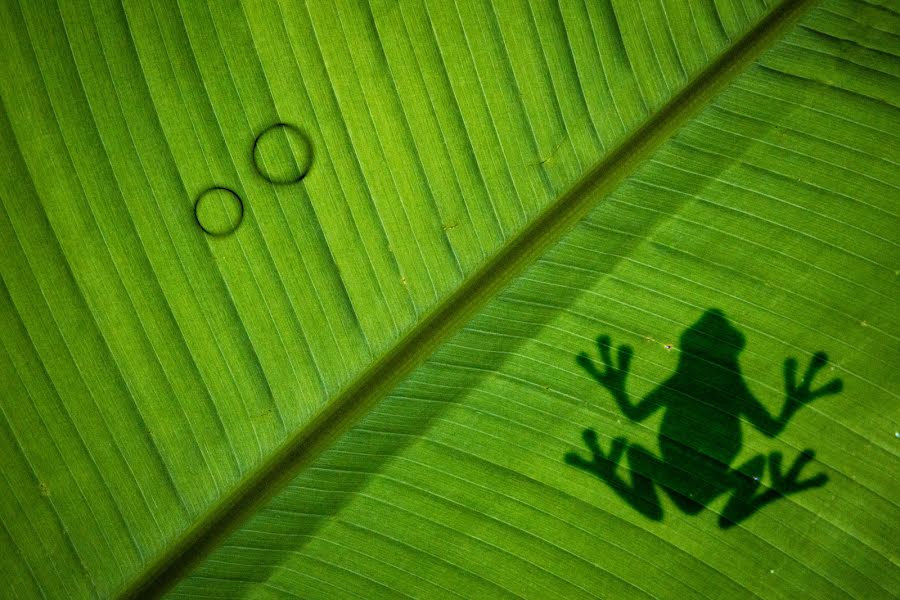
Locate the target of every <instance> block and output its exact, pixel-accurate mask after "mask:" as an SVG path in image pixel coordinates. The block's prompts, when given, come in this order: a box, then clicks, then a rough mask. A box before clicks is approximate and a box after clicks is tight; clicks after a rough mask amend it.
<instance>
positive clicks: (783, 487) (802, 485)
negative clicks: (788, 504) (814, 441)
mask: <svg viewBox="0 0 900 600" xmlns="http://www.w3.org/2000/svg"><path fill="white" fill-rule="evenodd" d="M815 456H816V453H815V452H814V451H812V450H810V449H808V448H807V449H806V450H804V451H803V452H801V453H800V455H799V456H798V457H797V459H796V460H795V461H794V464H793V465H791V468H790V469H788V471H787V473H784V474H782V472H781V459H782V454H781V452H773V453H772V454H770V455H769V470H770V471H771V477H772V488H771V489H772V490H774V491H775V492H777V493H778V494H780V495H782V496H787V495H788V494H796V493H797V492H802V491H804V490H808V489H812V488H817V487H822V486H823V485H825V484H826V483H827V482H828V475H826V474H825V473H819V474H818V475H815V476H814V477H810V478H809V479H804V480H802V481H801V480H800V479H799V476H800V471H801V470H802V469H803V467H804V466H805V465H806V464H807V463H808V462H810V461H812V460H813V459H814V458H815Z"/></svg>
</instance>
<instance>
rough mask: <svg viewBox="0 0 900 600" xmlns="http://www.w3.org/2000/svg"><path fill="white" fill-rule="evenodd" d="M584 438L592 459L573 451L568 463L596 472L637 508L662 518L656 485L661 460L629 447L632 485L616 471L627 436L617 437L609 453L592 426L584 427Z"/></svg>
mask: <svg viewBox="0 0 900 600" xmlns="http://www.w3.org/2000/svg"><path fill="white" fill-rule="evenodd" d="M584 441H585V444H586V445H587V447H588V450H590V452H591V454H592V459H593V460H590V461H588V460H585V459H584V458H582V457H581V456H579V455H578V454H575V453H574V452H570V453H569V454H567V455H566V462H567V463H569V464H570V465H573V466H576V467H578V468H580V469H584V470H585V471H588V472H590V473H593V474H594V475H596V476H597V477H599V478H601V479H602V480H603V481H605V482H606V483H608V484H609V486H610V488H612V489H613V491H615V492H616V494H618V495H619V496H620V497H621V498H622V499H623V500H625V501H626V502H627V503H628V504H630V505H631V506H632V507H634V509H635V510H637V511H639V512H640V513H641V514H643V515H644V516H646V517H647V518H650V519H653V520H654V521H661V520H662V517H663V513H662V506H661V505H660V502H659V497H658V496H657V494H656V489H655V487H654V485H653V480H654V479H655V474H657V473H658V472H659V471H660V467H661V463H660V460H659V459H658V458H656V457H655V456H653V454H651V453H650V452H648V451H647V450H645V449H644V448H642V447H640V446H630V447H628V464H629V466H630V470H631V485H629V484H628V483H627V482H626V481H625V480H624V479H623V478H622V477H621V476H620V475H619V474H618V473H616V470H617V469H618V466H619V465H618V463H619V459H621V458H622V455H623V454H624V453H625V449H626V447H627V442H626V441H625V439H624V438H616V439H614V440H613V443H612V447H611V448H610V451H609V453H608V454H607V453H604V452H603V451H602V450H601V449H600V444H599V443H598V441H597V434H596V432H595V431H594V430H593V429H587V430H585V432H584Z"/></svg>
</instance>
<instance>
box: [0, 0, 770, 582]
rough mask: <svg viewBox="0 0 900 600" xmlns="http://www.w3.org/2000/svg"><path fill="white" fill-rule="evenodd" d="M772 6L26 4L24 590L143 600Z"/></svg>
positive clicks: (3, 54) (20, 220)
mask: <svg viewBox="0 0 900 600" xmlns="http://www.w3.org/2000/svg"><path fill="white" fill-rule="evenodd" d="M767 4H769V3H768V2H766V1H754V2H744V3H730V2H713V1H712V0H707V1H703V2H692V3H690V4H685V3H679V2H663V3H649V2H648V3H641V4H640V6H637V7H636V6H635V5H634V4H633V3H631V2H626V1H621V2H618V1H617V2H612V3H596V2H578V1H576V2H563V3H559V4H556V3H545V2H530V3H529V2H524V1H518V0H504V1H503V2H487V1H481V0H465V1H461V2H456V3H454V2H449V3H448V2H420V1H413V2H402V3H394V2H379V1H374V2H370V3H366V2H355V1H344V2H338V3H336V4H333V3H299V2H280V1H279V2H275V1H267V2H254V3H239V2H235V1H233V0H230V1H225V2H212V3H203V2H171V1H159V2H131V1H128V2H124V3H121V4H120V3H119V2H107V1H104V0H82V1H76V2H59V3H53V2H50V3H33V2H16V1H15V0H13V1H11V2H3V3H2V4H0V22H2V23H3V26H2V32H0V36H2V37H0V81H2V85H0V102H2V110H0V161H2V164H3V166H4V169H3V170H2V171H0V182H2V183H0V203H2V210H0V240H2V252H0V269H2V270H0V274H2V282H0V318H2V325H0V342H2V351H0V380H2V382H3V387H2V395H0V415H2V418H0V453H2V457H3V458H2V461H3V462H2V466H3V468H2V482H0V486H2V489H0V524H2V527H0V539H2V542H0V544H2V548H3V552H0V571H2V572H3V573H4V574H7V577H5V580H4V583H3V586H4V587H3V589H5V590H6V591H7V593H9V592H10V591H11V590H15V593H16V594H17V595H19V596H26V597H30V596H41V595H46V596H50V597H67V598H68V597H83V596H88V595H100V596H106V595H109V594H111V593H112V592H113V591H114V590H117V589H121V588H122V587H123V586H125V585H126V584H127V582H129V581H132V580H134V579H135V578H136V577H137V574H138V573H140V572H141V570H142V568H143V567H144V566H145V565H146V564H147V563H148V562H150V561H151V560H152V559H154V558H155V557H157V556H159V555H160V554H162V553H164V552H165V550H166V547H167V544H168V543H169V542H170V541H171V540H173V539H174V538H176V537H177V536H179V535H180V534H182V533H183V532H184V531H186V530H187V529H188V527H189V526H190V525H191V523H192V522H193V521H194V519H196V518H197V516H198V515H200V514H201V513H203V512H204V511H206V510H208V509H210V508H211V507H212V506H214V504H215V502H216V500H217V499H219V498H221V497H222V496H223V494H225V493H226V492H227V491H228V490H230V489H233V487H234V486H235V485H236V484H237V482H238V481H239V480H240V478H241V477H242V476H243V475H244V474H246V473H247V472H248V470H250V469H251V468H252V467H254V466H256V465H258V464H259V463H260V462H261V461H262V460H263V459H264V458H265V457H267V456H268V455H269V453H270V452H271V450H272V449H273V448H275V447H276V446H277V445H278V444H279V443H280V442H282V441H283V440H284V439H285V438H286V437H287V435H288V434H289V433H291V432H293V431H296V430H297V429H298V428H299V427H301V426H303V425H304V424H305V423H307V422H308V420H309V419H310V417H311V415H312V414H313V413H314V412H315V411H316V410H317V409H318V408H320V407H321V406H322V405H323V404H324V403H326V402H327V401H328V400H329V399H330V398H332V397H333V396H334V395H335V394H336V392H337V391H338V390H339V389H340V388H341V387H342V386H344V385H346V384H347V383H348V382H350V381H352V380H353V379H354V377H355V376H356V375H358V374H359V373H360V371H361V370H362V369H363V368H365V367H366V366H367V365H368V364H370V363H371V361H372V360H374V358H375V357H377V356H380V355H382V354H383V353H384V352H386V351H389V350H390V348H391V347H392V345H393V344H394V343H395V342H396V341H397V340H398V338H399V337H400V336H401V334H402V333H403V332H405V331H407V330H409V329H410V327H411V326H413V325H414V324H415V323H416V322H417V321H418V320H419V318H420V317H421V315H423V314H425V313H426V312H427V311H429V310H430V309H431V308H433V307H434V306H435V304H436V303H437V302H438V301H439V300H440V299H441V298H443V297H445V296H446V295H447V294H448V293H449V292H450V291H452V290H453V289H455V288H456V286H457V285H458V284H459V283H460V282H461V281H462V280H463V278H464V277H466V276H467V275H468V274H470V273H472V272H473V270H474V269H475V268H476V267H477V266H478V265H480V264H482V262H483V261H484V260H485V258H486V257H488V256H490V255H491V254H492V253H494V252H495V251H496V250H497V249H498V248H499V247H501V246H502V245H503V244H504V242H505V241H506V240H507V239H509V237H510V236H511V235H513V234H514V233H515V232H517V231H519V230H520V229H521V228H522V227H523V225H524V224H526V223H527V222H529V220H530V219H531V218H532V217H533V216H534V215H535V214H536V213H537V212H538V211H540V210H541V209H542V208H543V207H545V206H546V205H547V204H548V203H549V202H550V201H552V200H553V199H554V198H556V197H557V195H558V194H559V193H560V192H561V191H562V190H564V189H565V188H566V187H567V186H569V185H570V184H571V183H572V182H573V181H574V180H575V179H577V178H578V176H579V175H580V174H581V173H583V172H584V171H585V170H586V169H587V168H588V167H589V166H590V165H592V164H594V163H595V162H596V161H597V160H598V159H599V158H600V157H602V156H603V155H604V153H605V152H607V151H608V150H609V149H610V148H612V147H613V146H614V145H615V144H617V143H619V142H621V141H622V140H623V139H625V138H626V137H627V135H628V133H630V132H631V131H633V130H634V129H635V128H636V127H637V126H639V125H640V124H641V123H642V122H644V121H645V120H646V119H647V118H648V117H649V116H650V115H651V114H652V113H653V111H654V110H655V109H657V108H658V107H659V106H660V105H661V104H662V103H663V102H664V101H665V100H666V99H668V98H669V97H671V96H672V94H673V93H674V92H675V91H677V90H678V89H679V88H680V87H682V86H683V85H684V84H685V83H686V82H687V81H688V80H689V78H690V76H691V75H692V74H694V73H696V72H697V71H698V70H700V69H701V68H702V67H703V66H704V65H706V64H708V63H709V62H710V61H711V60H712V59H714V58H715V56H716V55H717V54H718V53H720V52H721V51H722V49H724V48H725V47H727V46H728V44H729V43H730V41H731V40H732V39H734V38H735V37H736V36H739V35H740V34H741V33H742V32H743V31H745V30H746V29H747V28H748V27H749V26H750V25H752V23H753V22H755V20H757V19H758V18H759V17H760V16H761V15H762V14H763V13H764V11H765V10H766V8H767ZM277 122H287V123H290V124H292V125H296V126H297V127H298V128H300V129H302V130H303V132H305V134H306V135H307V136H308V138H309V140H310V142H311V147H312V151H313V154H314V156H313V159H312V167H311V169H310V171H309V173H308V174H307V175H306V177H305V178H303V180H302V181H301V182H300V183H297V184H295V185H273V184H271V183H269V181H267V180H266V179H265V178H263V177H261V176H260V173H261V172H265V173H288V174H290V173H292V172H294V167H293V166H292V165H290V164H288V165H274V164H268V165H264V166H263V169H262V170H261V171H257V170H256V167H254V160H255V156H254V152H253V148H254V147H253V144H254V139H255V136H256V135H257V134H259V133H260V132H263V131H265V130H266V129H267V128H269V127H271V126H272V124H273V123H277ZM276 154H277V153H276ZM285 157H287V158H285ZM289 158H290V155H289V153H288V154H286V153H282V160H289ZM295 160H297V161H298V162H304V161H307V160H308V158H306V157H302V156H300V157H297V156H295ZM298 168H299V167H298ZM278 178H281V176H279V177H278ZM214 186H221V187H222V188H224V189H225V190H226V191H224V192H222V193H219V194H218V195H217V198H216V202H212V203H204V204H203V205H202V206H200V207H199V209H198V210H199V211H200V214H199V217H198V218H201V219H204V220H205V219H209V221H210V223H211V225H210V229H209V231H211V232H212V233H215V234H217V235H220V234H221V236H222V237H215V238H214V237H210V236H207V235H205V234H204V233H203V232H202V231H201V230H200V228H199V227H198V223H197V222H195V217H194V214H193V213H192V210H194V208H193V207H194V205H195V202H196V201H197V197H198V196H199V195H200V194H201V193H202V192H203V191H204V190H207V189H210V188H211V187H214ZM232 194H234V195H236V196H238V197H239V198H240V199H241V200H242V202H243V208H244V213H243V214H241V213H239V212H236V211H237V210H238V208H237V207H238V204H237V203H236V201H235V199H234V197H233V196H232ZM229 203H230V204H229ZM210 207H211V208H210ZM207 211H212V212H211V213H210V214H207ZM216 211H219V212H218V213H217V212H216ZM235 227H236V229H235ZM232 229H234V231H233V233H231V231H232Z"/></svg>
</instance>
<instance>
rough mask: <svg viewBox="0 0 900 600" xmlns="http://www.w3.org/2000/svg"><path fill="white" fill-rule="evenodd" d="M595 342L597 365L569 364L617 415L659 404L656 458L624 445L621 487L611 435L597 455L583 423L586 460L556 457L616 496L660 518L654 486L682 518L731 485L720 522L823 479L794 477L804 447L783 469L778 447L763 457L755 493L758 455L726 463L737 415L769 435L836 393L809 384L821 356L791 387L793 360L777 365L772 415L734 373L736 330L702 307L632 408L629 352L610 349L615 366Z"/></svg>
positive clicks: (586, 361)
mask: <svg viewBox="0 0 900 600" xmlns="http://www.w3.org/2000/svg"><path fill="white" fill-rule="evenodd" d="M598 345H599V349H600V356H601V359H602V361H603V363H604V365H605V367H606V368H605V371H603V372H601V371H600V370H599V369H597V367H596V366H595V364H594V362H593V361H591V359H590V358H588V356H587V355H586V354H582V355H580V356H579V357H578V362H579V364H580V365H581V366H582V367H584V368H585V369H586V370H587V371H588V372H589V373H590V374H591V375H592V376H593V377H594V378H595V379H596V380H597V381H598V382H599V383H601V384H602V385H603V386H604V387H606V388H607V389H608V390H609V391H610V392H611V393H612V395H613V398H614V399H615V400H616V402H617V403H618V404H619V407H620V408H621V409H622V411H623V412H624V413H625V415H626V416H628V417H629V418H630V419H632V420H635V421H641V420H643V419H645V418H647V417H649V416H650V415H651V414H653V413H654V412H656V411H657V410H658V409H660V408H665V414H664V415H663V419H662V424H661V425H660V431H659V440H658V441H659V454H660V457H657V456H656V455H655V454H653V453H652V452H650V451H648V450H646V449H645V448H643V447H641V446H639V445H636V444H632V445H630V446H627V449H628V462H629V466H630V468H631V471H632V477H631V484H630V485H629V484H628V483H627V482H626V481H625V480H624V479H622V478H621V477H620V476H619V475H618V474H617V473H616V467H617V463H618V461H619V459H620V458H621V457H622V455H623V454H624V453H625V450H626V442H625V440H624V439H622V438H616V439H615V440H613V444H612V449H611V450H610V452H609V453H607V454H605V453H603V452H602V451H601V450H600V447H599V444H598V442H597V436H596V433H595V432H594V431H593V430H590V429H589V430H587V431H585V434H584V438H585V442H586V443H587V446H588V448H589V449H590V450H591V453H592V455H593V457H592V460H590V461H588V460H585V459H583V458H582V457H581V456H579V455H577V454H573V453H570V454H569V455H567V456H566V460H567V462H569V463H570V464H573V465H575V466H578V467H580V468H583V469H585V470H588V471H590V472H592V473H594V474H596V475H598V476H600V477H601V478H603V479H604V480H606V481H608V482H609V483H610V485H611V486H612V487H613V489H615V490H616V491H617V492H618V493H619V495H621V496H622V497H623V498H624V499H625V500H627V501H628V502H629V503H631V504H632V505H633V506H634V507H635V508H637V509H638V510H640V511H641V512H642V513H644V514H645V515H647V516H648V517H650V518H653V519H661V518H662V506H661V504H660V502H659V498H658V497H657V494H656V488H655V484H658V485H659V486H660V487H662V489H663V490H665V491H666V493H667V494H668V495H669V496H670V497H671V498H672V500H673V501H674V502H675V504H676V505H677V506H678V507H679V508H680V509H681V510H683V511H684V512H686V513H689V514H695V513H697V512H700V511H701V510H703V508H704V507H705V506H706V505H707V504H709V502H711V501H712V500H714V499H715V498H717V497H718V496H720V495H722V494H723V493H725V492H727V491H733V495H732V497H731V499H730V500H729V502H728V503H727V504H726V506H725V509H724V510H723V512H722V516H721V519H720V524H721V525H722V526H723V527H728V526H730V525H733V524H735V523H737V522H739V521H740V520H742V519H744V518H746V517H747V516H749V515H750V514H752V513H753V512H755V511H756V510H757V509H758V508H759V507H761V506H762V505H764V504H767V503H769V502H771V501H772V500H774V499H775V498H777V497H778V496H779V495H783V494H787V493H793V492H797V491H800V490H802V489H808V488H810V487H817V486H820V485H823V484H824V483H825V481H826V477H825V475H824V474H820V475H819V476H817V477H814V478H812V479H809V480H806V481H802V482H800V481H797V476H798V475H799V472H800V469H801V468H802V466H803V465H804V464H805V463H807V462H809V460H811V459H812V452H811V451H805V452H804V453H803V454H801V455H800V457H799V458H798V459H797V460H796V461H795V463H794V465H793V466H792V467H791V469H790V470H789V471H788V473H786V474H782V473H781V455H780V453H777V452H776V453H772V455H770V457H769V460H770V466H771V477H772V487H770V488H769V489H768V490H767V491H766V492H763V493H762V494H761V495H758V496H757V495H756V490H757V488H758V487H759V480H760V479H761V478H762V476H763V472H764V470H765V458H764V457H763V456H762V455H758V456H755V457H753V458H752V459H750V460H749V461H748V462H747V463H745V464H744V465H742V466H740V467H738V468H737V469H734V468H732V466H731V464H732V462H734V460H735V458H737V456H738V454H739V452H740V450H741V447H742V440H741V422H742V417H743V418H745V419H746V420H747V421H749V422H750V423H751V424H753V425H754V426H755V427H757V428H758V429H759V430H760V431H762V432H763V433H764V434H766V435H768V436H769V437H774V436H776V435H778V433H780V432H781V431H782V430H783V429H784V427H785V426H786V425H787V422H788V420H789V419H790V417H791V416H792V415H793V414H794V412H796V410H797V409H798V408H799V407H800V406H802V405H803V404H804V403H806V402H808V401H810V400H812V399H813V398H814V397H818V396H822V395H825V394H834V393H837V392H838V391H840V389H841V382H840V380H834V381H832V382H831V383H829V384H828V385H826V386H824V387H822V388H820V389H819V390H816V391H815V392H811V391H810V389H809V386H810V383H811V380H812V378H813V376H814V375H815V373H816V371H818V370H819V369H821V368H822V366H824V365H825V364H826V362H827V358H826V356H825V355H824V354H823V353H817V354H816V355H815V356H814V357H813V360H812V363H811V364H810V367H809V369H808V370H807V372H806V375H805V376H804V378H803V381H801V383H800V384H799V386H797V385H795V384H794V380H795V371H796V361H793V360H788V361H786V363H785V371H786V378H787V379H788V381H787V390H788V398H787V401H786V402H785V405H784V408H783V410H782V412H781V414H780V415H779V416H778V417H773V416H771V415H770V414H769V413H768V411H767V410H766V409H765V407H763V405H762V404H761V403H760V402H759V401H758V400H757V399H756V398H755V397H754V396H753V394H752V393H751V392H750V390H749V388H748V387H747V386H746V384H745V383H744V379H743V377H742V375H741V371H740V366H739V365H738V354H739V353H740V351H741V349H742V348H743V346H744V336H743V335H742V334H741V333H740V332H739V331H738V330H737V329H735V328H734V327H733V326H732V325H731V324H730V323H729V322H728V320H727V319H726V318H725V316H724V315H723V314H722V312H721V311H719V310H708V311H706V313H704V315H703V316H702V317H701V319H700V320H699V321H698V322H697V323H695V324H694V325H693V326H692V327H690V328H689V329H688V330H686V331H685V333H684V335H683V336H682V338H681V348H680V350H681V354H680V358H679V363H678V368H677V369H676V371H675V373H674V374H673V375H672V376H671V377H670V378H669V379H668V380H666V381H665V382H664V383H663V384H662V385H660V386H659V387H658V388H656V389H655V390H653V391H652V392H651V393H650V394H649V395H647V397H646V398H644V399H643V400H641V401H640V402H638V403H637V404H632V403H631V402H630V401H629V400H628V397H627V394H626V392H625V376H626V374H627V371H628V365H629V363H630V359H631V349H630V348H627V347H622V348H620V349H619V357H618V358H619V367H618V368H615V367H613V364H612V357H611V352H610V343H609V338H607V337H601V338H599V340H598Z"/></svg>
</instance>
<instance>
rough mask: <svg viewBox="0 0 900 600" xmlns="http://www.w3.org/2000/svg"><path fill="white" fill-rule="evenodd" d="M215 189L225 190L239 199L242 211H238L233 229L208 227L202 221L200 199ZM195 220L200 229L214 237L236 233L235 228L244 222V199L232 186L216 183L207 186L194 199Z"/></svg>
mask: <svg viewBox="0 0 900 600" xmlns="http://www.w3.org/2000/svg"><path fill="white" fill-rule="evenodd" d="M215 191H222V192H225V193H227V194H229V195H231V197H233V198H234V199H235V200H237V203H238V207H239V208H240V212H239V213H238V218H237V222H236V223H235V224H234V225H233V226H232V227H231V229H228V230H226V231H215V230H212V229H208V228H207V227H205V226H204V225H203V223H202V222H201V221H200V212H199V208H200V201H201V200H202V199H203V197H204V196H206V195H207V194H209V193H210V192H215ZM194 220H195V221H196V222H197V225H198V226H199V227H200V229H202V230H203V232H204V233H205V234H207V235H211V236H213V237H226V236H228V235H231V234H232V233H234V232H235V230H237V228H238V227H239V226H240V225H241V223H243V221H244V201H243V200H242V199H241V197H240V196H239V195H238V193H237V192H235V191H234V190H233V189H231V188H227V187H223V186H219V185H215V186H213V187H210V188H206V189H205V190H203V191H202V192H201V193H200V194H199V195H198V196H197V199H196V200H195V201H194Z"/></svg>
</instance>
